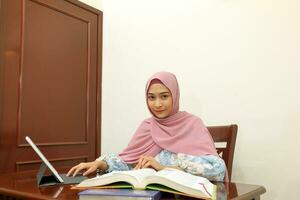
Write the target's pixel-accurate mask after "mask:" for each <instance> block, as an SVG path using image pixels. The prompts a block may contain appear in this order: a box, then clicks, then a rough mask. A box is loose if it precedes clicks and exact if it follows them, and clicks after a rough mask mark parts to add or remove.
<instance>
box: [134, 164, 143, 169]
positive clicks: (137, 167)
mask: <svg viewBox="0 0 300 200" xmlns="http://www.w3.org/2000/svg"><path fill="white" fill-rule="evenodd" d="M140 167H141V163H138V164H136V166H135V167H134V168H133V169H140Z"/></svg>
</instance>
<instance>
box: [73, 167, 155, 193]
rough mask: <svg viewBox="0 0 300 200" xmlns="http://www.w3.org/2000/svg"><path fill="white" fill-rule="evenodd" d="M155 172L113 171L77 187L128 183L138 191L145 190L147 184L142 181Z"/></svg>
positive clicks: (147, 169)
mask: <svg viewBox="0 0 300 200" xmlns="http://www.w3.org/2000/svg"><path fill="white" fill-rule="evenodd" d="M155 172H156V171H155V170H154V169H150V168H145V169H138V170H129V171H113V172H110V173H108V174H104V175H102V176H99V177H95V178H91V179H87V180H84V181H82V182H81V183H80V184H78V185H77V187H94V186H105V185H108V184H112V183H116V182H127V183H130V184H131V185H132V186H134V188H136V189H144V188H145V184H143V183H142V180H143V179H144V178H145V177H147V176H149V175H151V174H153V173H155Z"/></svg>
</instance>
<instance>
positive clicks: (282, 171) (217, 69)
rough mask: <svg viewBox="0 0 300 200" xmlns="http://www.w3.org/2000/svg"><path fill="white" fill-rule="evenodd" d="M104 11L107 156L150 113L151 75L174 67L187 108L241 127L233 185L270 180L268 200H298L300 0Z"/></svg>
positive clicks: (111, 5)
mask: <svg viewBox="0 0 300 200" xmlns="http://www.w3.org/2000/svg"><path fill="white" fill-rule="evenodd" d="M86 2H87V1H86ZM89 4H90V5H94V6H96V7H97V6H99V5H100V4H99V1H92V0H90V1H89ZM98 4H99V5H98ZM102 7H103V12H104V38H103V40H104V46H103V56H104V59H103V96H102V97H103V105H102V107H103V112H102V119H103V121H102V152H103V153H111V152H114V153H117V152H119V151H120V150H122V149H123V148H124V147H125V146H126V144H127V142H128V140H129V139H130V137H131V136H132V134H133V133H134V131H135V129H136V128H137V126H138V125H139V123H140V122H141V120H142V119H144V118H145V117H148V116H149V113H148V111H147V109H146V105H145V99H144V86H145V82H146V80H147V79H148V77H149V76H150V75H151V74H152V73H154V72H157V71H161V70H167V71H171V72H174V73H175V74H176V75H177V77H178V79H179V84H180V86H181V94H182V95H181V109H182V110H187V111H189V112H192V113H194V114H196V115H198V116H200V117H201V118H202V119H203V120H204V121H205V122H206V124H207V125H222V124H230V123H237V124H238V125H239V131H238V138H237V145H236V151H235V157H234V167H233V181H236V182H244V183H253V184H260V185H264V186H265V187H266V189H267V193H266V194H265V195H263V196H262V199H266V200H267V199H268V200H274V199H277V200H281V199H287V198H289V199H297V198H298V193H297V186H298V183H299V181H300V173H299V171H297V170H298V169H299V168H300V161H299V159H298V158H299V156H298V152H299V151H300V147H299V144H300V136H299V135H300V134H299V121H300V95H299V85H300V56H299V52H300V24H299V20H300V12H299V10H300V1H299V0H151V1H150V0H127V1H124V0H102V4H101V9H102ZM98 8H99V7H98ZM112 144H114V145H112Z"/></svg>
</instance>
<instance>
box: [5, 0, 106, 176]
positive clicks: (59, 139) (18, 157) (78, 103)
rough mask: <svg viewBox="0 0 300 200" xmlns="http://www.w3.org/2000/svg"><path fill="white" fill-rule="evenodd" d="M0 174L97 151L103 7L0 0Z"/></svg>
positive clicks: (60, 0)
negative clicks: (34, 146) (35, 147)
mask: <svg viewBox="0 0 300 200" xmlns="http://www.w3.org/2000/svg"><path fill="white" fill-rule="evenodd" d="M0 3H1V7H0V9H1V13H0V15H1V23H0V38H1V39H0V59H1V60H0V173H3V172H11V171H22V170H27V169H36V168H38V166H39V164H40V161H39V158H38V157H37V156H36V155H35V153H34V151H33V150H32V149H31V148H30V147H29V146H28V144H27V143H26V141H25V139H24V137H25V136H27V135H28V136H30V137H31V138H32V140H33V141H34V142H35V143H36V144H37V145H38V146H39V148H40V149H41V151H42V152H43V153H44V154H45V156H46V157H47V158H48V159H49V160H50V162H52V163H53V164H54V166H62V165H63V166H64V165H73V164H75V163H78V162H81V161H89V160H94V159H95V158H96V157H97V156H99V155H100V139H101V137H100V136H101V133H100V132H101V69H102V66H101V63H102V12H101V11H98V10H96V9H94V8H92V7H90V6H87V5H85V4H83V3H81V2H79V1H75V0H55V1H53V0H0Z"/></svg>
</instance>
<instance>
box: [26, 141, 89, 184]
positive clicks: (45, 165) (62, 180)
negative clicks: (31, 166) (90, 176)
mask: <svg viewBox="0 0 300 200" xmlns="http://www.w3.org/2000/svg"><path fill="white" fill-rule="evenodd" d="M25 140H26V141H27V142H28V144H29V145H30V146H31V147H32V148H33V150H34V151H35V153H36V154H37V155H38V156H39V157H40V159H41V160H42V164H41V166H40V169H39V171H38V173H37V184H38V186H39V187H40V186H50V185H58V184H63V185H65V184H77V183H80V182H81V181H83V180H85V179H87V177H85V176H82V175H77V176H75V177H73V176H67V175H66V174H59V173H58V172H57V171H56V169H55V168H54V167H53V166H52V165H51V163H50V162H49V161H48V160H47V158H46V157H45V156H44V155H43V154H42V152H41V151H40V150H39V148H38V147H37V146H36V145H35V144H34V142H33V141H32V140H31V139H30V137H28V136H26V137H25ZM47 169H49V170H50V172H51V175H48V176H45V175H44V173H45V171H46V170H47Z"/></svg>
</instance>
